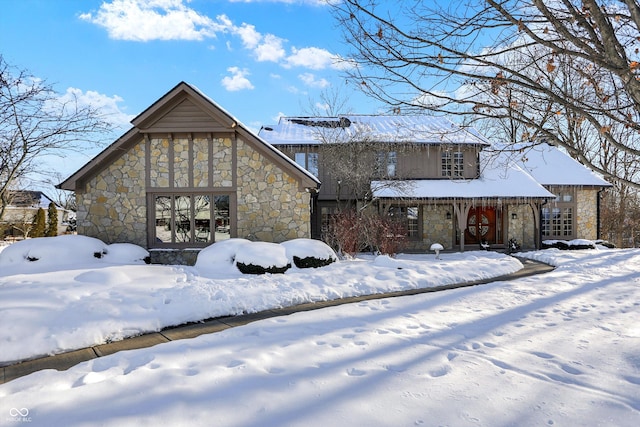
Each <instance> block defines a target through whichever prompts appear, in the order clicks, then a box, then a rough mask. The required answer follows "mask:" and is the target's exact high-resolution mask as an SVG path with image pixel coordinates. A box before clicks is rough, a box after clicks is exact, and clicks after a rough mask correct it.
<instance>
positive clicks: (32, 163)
mask: <svg viewBox="0 0 640 427" xmlns="http://www.w3.org/2000/svg"><path fill="white" fill-rule="evenodd" d="M110 129H111V125H110V123H109V121H107V120H106V118H105V117H102V116H101V114H100V112H99V111H98V110H97V109H96V108H94V107H92V106H90V105H82V104H81V103H80V102H79V101H78V99H75V98H71V99H69V98H63V97H59V96H58V95H57V94H56V93H55V92H54V90H53V88H52V86H51V85H49V84H47V83H46V82H44V81H42V80H40V79H38V78H36V77H34V76H32V75H31V74H29V73H28V72H27V71H24V70H17V69H15V68H14V67H11V66H10V65H9V64H7V63H6V62H5V61H4V59H3V57H2V56H0V219H1V218H2V215H3V213H4V210H5V208H6V206H7V204H8V192H9V190H10V188H11V186H12V184H13V183H15V182H16V180H18V179H22V178H24V177H25V176H27V175H28V174H30V173H33V172H35V171H36V168H37V164H38V161H40V160H41V159H42V158H43V157H44V156H51V155H53V156H60V157H64V156H65V155H66V154H69V153H70V152H76V151H79V150H83V149H87V148H90V147H92V146H95V144H96V143H97V142H98V138H99V136H100V135H103V134H104V133H105V132H108V131H109V130H110Z"/></svg>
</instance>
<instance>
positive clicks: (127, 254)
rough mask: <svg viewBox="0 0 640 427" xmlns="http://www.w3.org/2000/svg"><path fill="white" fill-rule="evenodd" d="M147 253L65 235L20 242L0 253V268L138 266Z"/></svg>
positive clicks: (40, 269) (130, 246)
mask: <svg viewBox="0 0 640 427" xmlns="http://www.w3.org/2000/svg"><path fill="white" fill-rule="evenodd" d="M148 260H149V252H147V251H146V250H145V249H143V248H141V247H140V246H137V245H133V244H131V243H113V244H111V245H107V244H105V243H104V242H103V241H102V240H100V239H96V238H93V237H87V236H78V235H75V234H67V235H63V236H55V237H36V238H33V239H26V240H21V241H19V242H16V243H13V244H11V245H9V246H7V247H6V248H5V249H4V250H2V251H1V252H0V267H2V268H3V270H4V269H7V270H8V269H16V271H18V270H19V271H23V272H45V271H53V270H58V269H64V268H68V267H83V266H95V264H96V263H99V264H103V263H105V262H107V263H109V264H141V263H145V262H148Z"/></svg>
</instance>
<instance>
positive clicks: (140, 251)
mask: <svg viewBox="0 0 640 427" xmlns="http://www.w3.org/2000/svg"><path fill="white" fill-rule="evenodd" d="M102 256H103V257H104V258H105V261H107V262H111V263H117V264H131V263H135V264H142V263H144V264H150V263H151V257H150V256H149V252H147V250H146V249H144V248H142V247H140V246H138V245H134V244H132V243H112V244H110V245H109V246H107V248H106V249H105V250H104V254H103V255H102Z"/></svg>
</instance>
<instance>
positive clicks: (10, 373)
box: [0, 259, 554, 384]
mask: <svg viewBox="0 0 640 427" xmlns="http://www.w3.org/2000/svg"><path fill="white" fill-rule="evenodd" d="M520 261H521V262H522V264H523V265H524V268H523V269H522V270H520V271H517V272H515V273H513V274H508V275H504V276H499V277H494V278H491V279H486V280H478V281H474V282H465V283H460V284H453V285H445V286H436V287H433V288H425V289H410V290H406V291H398V292H390V293H384V294H375V295H364V296H359V297H350V298H342V299H338V300H333V301H323V302H312V303H306V304H300V305H296V306H293V307H286V308H278V309H273V310H266V311H261V312H259V313H252V314H245V315H240V316H228V317H218V318H215V319H208V320H205V321H202V322H197V323H191V324H187V325H182V326H177V327H168V328H166V329H163V330H162V331H160V332H154V333H150V334H145V335H140V336H137V337H134V338H127V339H124V340H122V341H117V342H112V343H108V344H101V345H96V346H93V347H88V348H83V349H80V350H74V351H70V352H67V353H61V354H57V355H55V356H48V357H42V358H39V359H33V360H28V361H25V362H21V363H16V364H14V365H9V366H4V367H0V384H4V383H6V382H9V381H11V380H14V379H16V378H20V377H22V376H25V375H29V374H30V373H32V372H36V371H41V370H43V369H56V370H58V371H64V370H67V369H69V368H70V367H72V366H75V365H77V364H78V363H81V362H84V361H87V360H91V359H95V358H98V357H103V356H108V355H109V354H113V353H117V352H119V351H124V350H134V349H138V348H146V347H152V346H154V345H157V344H162V343H166V342H169V341H176V340H182V339H189V338H195V337H197V336H199V335H202V334H211V333H215V332H219V331H223V330H225V329H229V328H233V327H236V326H242V325H246V324H248V323H252V322H255V321H257V320H263V319H268V318H271V317H277V316H286V315H289V314H292V313H297V312H301V311H310V310H317V309H320V308H325V307H333V306H338V305H343V304H351V303H354V302H360V301H367V300H373V299H382V298H392V297H399V296H406V295H417V294H423V293H428V292H438V291H442V290H446V289H456V288H463V287H467V286H476V285H482V284H486V283H491V282H497V281H504V280H514V279H519V278H521V277H527V276H532V275H535V274H542V273H547V272H549V271H551V270H553V269H554V267H552V266H549V265H547V264H543V263H540V262H536V261H531V260H528V259H520Z"/></svg>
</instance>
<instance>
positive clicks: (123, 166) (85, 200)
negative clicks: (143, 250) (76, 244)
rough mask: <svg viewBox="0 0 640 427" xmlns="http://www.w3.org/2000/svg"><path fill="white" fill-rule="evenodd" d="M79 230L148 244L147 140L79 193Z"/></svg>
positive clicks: (109, 240) (104, 238)
mask: <svg viewBox="0 0 640 427" xmlns="http://www.w3.org/2000/svg"><path fill="white" fill-rule="evenodd" d="M76 197H77V202H78V212H77V225H78V234H83V235H86V236H91V237H96V238H98V239H100V240H102V241H104V242H105V243H115V242H128V243H134V244H136V245H140V246H143V247H146V246H147V220H146V218H147V208H146V206H147V200H146V192H145V144H144V142H143V141H140V142H139V143H137V144H136V145H134V146H133V147H132V148H131V149H129V150H128V151H127V152H125V153H124V154H123V155H122V156H121V157H119V158H118V159H117V160H116V161H114V162H113V163H112V164H111V165H109V166H108V167H107V168H106V169H104V170H103V171H101V172H100V173H99V174H98V175H96V176H95V177H93V178H92V179H91V180H89V181H88V182H87V183H86V184H85V188H84V192H78V193H77V194H76Z"/></svg>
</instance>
